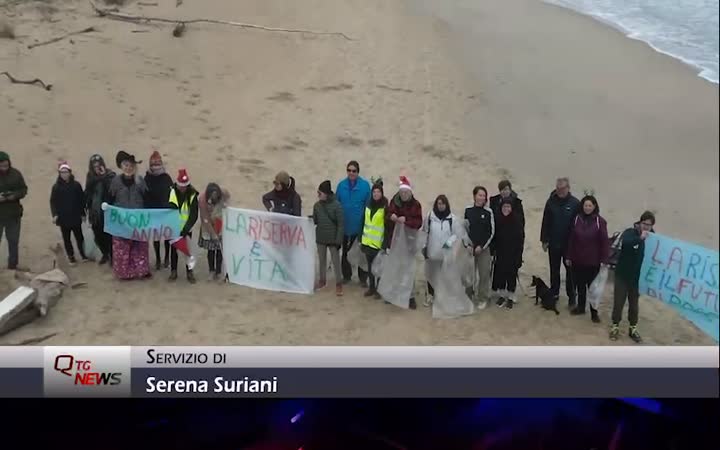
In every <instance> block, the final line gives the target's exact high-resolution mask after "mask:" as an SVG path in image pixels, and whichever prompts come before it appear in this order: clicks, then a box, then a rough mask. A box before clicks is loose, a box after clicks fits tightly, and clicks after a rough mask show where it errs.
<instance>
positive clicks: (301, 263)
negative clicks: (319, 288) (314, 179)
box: [222, 208, 316, 294]
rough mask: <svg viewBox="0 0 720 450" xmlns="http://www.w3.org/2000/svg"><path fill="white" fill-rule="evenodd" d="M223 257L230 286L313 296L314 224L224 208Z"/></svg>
mask: <svg viewBox="0 0 720 450" xmlns="http://www.w3.org/2000/svg"><path fill="white" fill-rule="evenodd" d="M224 216H225V217H224V222H223V234H222V236H223V257H224V259H225V266H226V268H227V273H228V278H229V279H230V282H231V283H235V284H240V285H243V286H249V287H252V288H255V289H266V290H270V291H282V292H292V293H298V294H312V293H313V288H314V284H315V253H316V252H315V225H314V224H313V223H312V220H310V219H308V218H306V217H295V216H289V215H285V214H276V213H270V212H265V211H253V210H249V209H239V208H225V213H224Z"/></svg>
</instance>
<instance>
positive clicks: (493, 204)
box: [490, 180, 525, 250]
mask: <svg viewBox="0 0 720 450" xmlns="http://www.w3.org/2000/svg"><path fill="white" fill-rule="evenodd" d="M498 192H499V193H498V194H497V195H493V196H492V197H490V209H492V211H493V215H494V216H495V218H497V217H499V216H500V213H501V211H500V207H501V206H502V201H503V200H504V199H510V201H511V202H512V213H513V216H515V217H516V218H517V219H518V220H519V221H520V225H521V226H522V232H523V236H525V211H524V209H523V202H522V200H520V198H519V197H518V194H517V192H515V191H513V188H512V183H510V180H502V181H500V182H499V183H498ZM491 250H492V246H491Z"/></svg>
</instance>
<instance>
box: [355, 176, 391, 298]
mask: <svg viewBox="0 0 720 450" xmlns="http://www.w3.org/2000/svg"><path fill="white" fill-rule="evenodd" d="M387 206H388V199H387V198H386V197H385V191H384V190H383V182H382V179H379V180H377V181H374V182H373V187H372V194H371V196H370V201H368V204H367V205H366V206H365V214H364V216H363V222H362V227H361V229H362V239H361V241H360V243H361V244H362V246H361V247H360V248H361V250H362V252H363V253H364V254H365V257H366V259H367V265H368V267H367V270H368V290H367V292H365V297H375V298H376V299H380V294H378V292H377V282H378V281H379V280H376V279H375V276H374V275H373V273H372V263H373V261H374V260H375V257H376V256H377V255H378V253H380V251H381V250H383V249H384V248H386V247H387V242H386V239H385V238H386V236H385V211H386V210H387Z"/></svg>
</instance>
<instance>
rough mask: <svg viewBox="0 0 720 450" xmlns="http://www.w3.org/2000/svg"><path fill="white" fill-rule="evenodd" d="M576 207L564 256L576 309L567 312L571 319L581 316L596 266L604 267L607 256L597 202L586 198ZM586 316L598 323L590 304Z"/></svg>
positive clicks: (607, 243)
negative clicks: (577, 211)
mask: <svg viewBox="0 0 720 450" xmlns="http://www.w3.org/2000/svg"><path fill="white" fill-rule="evenodd" d="M580 204H581V205H582V206H581V210H580V212H579V213H578V214H577V215H576V216H575V219H573V222H572V228H571V230H570V238H569V239H568V249H567V253H566V255H565V263H566V264H567V266H568V267H570V270H572V277H573V280H574V281H575V286H576V288H577V294H578V299H577V306H576V307H575V308H574V309H573V310H572V311H571V312H570V314H572V315H574V316H579V315H583V314H585V305H586V304H587V292H588V288H589V287H590V285H591V284H592V282H593V280H595V277H597V275H598V273H599V272H600V265H601V264H607V262H608V256H609V253H610V243H609V240H608V231H607V222H606V221H605V219H603V218H602V217H601V216H600V207H599V206H598V202H597V199H596V198H595V197H594V196H593V195H586V196H585V197H583V199H582V200H581V201H580ZM590 317H591V320H592V321H593V322H594V323H600V316H599V315H598V311H597V310H596V309H595V308H593V307H592V305H591V306H590Z"/></svg>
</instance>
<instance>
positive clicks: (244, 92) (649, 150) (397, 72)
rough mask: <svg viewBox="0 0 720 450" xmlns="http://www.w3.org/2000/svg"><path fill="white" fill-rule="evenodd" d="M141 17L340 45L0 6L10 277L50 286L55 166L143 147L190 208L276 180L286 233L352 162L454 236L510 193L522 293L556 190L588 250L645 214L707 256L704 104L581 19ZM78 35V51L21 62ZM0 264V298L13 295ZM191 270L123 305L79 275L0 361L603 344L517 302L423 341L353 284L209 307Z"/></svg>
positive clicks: (207, 2)
mask: <svg viewBox="0 0 720 450" xmlns="http://www.w3.org/2000/svg"><path fill="white" fill-rule="evenodd" d="M155 2H157V3H158V5H157V6H142V5H140V4H139V3H137V2H134V1H128V2H126V5H124V6H122V7H121V10H122V11H123V12H127V13H130V14H136V15H145V16H153V17H165V18H171V19H195V18H212V19H222V20H227V21H237V22H245V23H252V24H259V25H263V26H266V27H279V28H288V29H289V28H296V29H306V30H317V31H328V32H342V33H344V34H346V35H347V36H349V37H350V38H352V40H347V39H345V38H343V37H342V36H337V35H313V34H298V33H283V32H270V31H263V30H251V29H243V28H239V27H231V26H224V25H216V24H190V25H188V28H187V30H186V32H185V34H184V35H183V36H182V37H180V38H175V37H173V36H172V33H171V31H172V24H169V25H163V24H150V25H146V24H142V25H139V24H133V23H125V22H117V21H112V20H108V19H107V18H101V17H98V16H97V15H96V14H95V13H94V12H93V10H92V8H91V7H90V6H89V4H88V2H87V1H65V2H60V1H54V2H53V1H36V2H32V1H15V0H0V19H2V20H7V21H8V22H9V23H11V24H12V25H13V27H14V29H15V34H16V38H15V39H0V72H2V71H5V70H7V71H8V72H10V73H12V74H13V75H14V76H15V77H17V78H22V79H32V78H36V77H37V78H41V79H43V80H44V81H45V82H47V83H52V84H53V89H52V91H45V90H43V89H40V88H38V87H37V86H27V85H16V84H10V83H9V82H8V81H7V80H6V79H5V78H0V103H1V104H2V107H0V136H3V140H2V143H0V148H1V149H2V150H4V151H7V152H8V153H10V155H11V157H12V160H13V166H15V167H17V168H18V169H20V170H21V171H22V172H23V174H24V175H25V178H26V181H27V182H28V185H29V187H30V193H29V195H28V197H27V198H26V199H25V201H24V206H25V218H24V221H23V225H22V227H23V230H22V240H21V249H20V252H21V265H24V266H27V267H29V268H30V269H32V270H33V271H35V272H40V271H43V270H48V269H50V268H51V260H50V259H49V255H50V253H49V251H48V250H47V249H48V247H49V246H50V245H51V244H54V243H56V242H59V240H60V232H59V230H58V229H57V227H55V226H53V224H52V223H51V218H50V213H49V207H48V198H49V192H50V188H51V185H52V183H53V182H54V181H55V178H56V167H57V162H58V161H59V160H67V161H68V162H69V163H70V164H71V165H72V166H73V167H74V168H75V173H76V176H77V177H78V179H80V180H81V181H84V179H85V173H86V171H87V164H88V158H89V157H90V155H91V154H92V153H95V152H97V153H101V154H103V155H104V156H105V158H106V160H108V161H111V160H112V159H113V158H114V155H115V153H116V151H117V150H118V149H119V148H123V149H126V150H128V151H129V152H130V153H133V154H135V155H137V156H138V157H139V158H140V159H143V160H145V161H147V159H148V157H149V155H150V153H152V151H153V148H157V149H158V150H159V151H160V152H161V153H162V154H163V155H164V159H165V161H166V163H167V165H168V168H169V170H170V172H171V173H173V174H174V173H176V170H177V169H178V168H180V167H186V168H187V169H188V172H189V174H190V177H191V178H192V180H193V183H194V185H195V186H196V187H197V188H199V189H204V187H205V185H206V184H207V183H208V182H210V181H217V182H218V183H220V184H221V185H222V186H226V187H227V188H228V189H229V190H230V191H231V193H232V195H233V201H232V203H233V206H238V207H243V208H254V209H261V208H262V205H261V202H260V197H261V195H262V194H263V193H265V192H267V191H268V190H270V189H271V187H272V184H271V182H272V179H273V176H274V175H275V173H276V172H277V171H279V170H287V171H288V172H290V174H291V175H293V176H294V177H295V178H296V180H297V189H298V191H299V193H300V194H301V195H302V196H303V204H304V205H303V206H304V208H303V213H304V214H306V213H309V211H310V208H311V206H312V203H313V202H314V201H315V192H316V188H317V185H318V184H319V183H320V182H321V181H323V180H324V179H331V180H333V184H335V183H336V182H337V181H338V180H339V179H340V178H341V177H343V176H344V173H345V170H344V169H345V163H346V162H347V161H348V160H351V159H357V160H358V161H360V164H361V172H362V173H361V174H362V175H363V176H365V177H367V178H370V177H371V176H378V175H382V176H383V177H384V178H385V179H386V180H395V179H396V177H397V175H398V174H399V173H400V171H401V170H405V171H407V173H408V175H409V176H410V178H411V179H412V180H413V181H414V182H415V185H416V189H415V191H416V197H417V198H418V199H419V200H420V201H421V202H422V204H423V208H424V209H426V208H428V207H429V206H430V205H431V203H432V200H433V199H434V198H435V196H436V195H437V194H440V193H445V194H446V195H448V197H449V199H450V202H451V205H452V206H453V209H454V210H455V212H456V213H460V212H461V210H462V207H463V206H465V205H466V204H468V203H470V200H471V194H470V193H471V190H472V187H473V186H474V185H476V184H483V185H485V186H487V187H488V188H489V189H490V190H491V191H495V187H496V185H497V182H498V181H499V179H501V178H503V177H510V179H511V180H512V181H513V184H514V186H515V188H516V190H517V191H518V192H519V193H520V196H521V197H522V198H523V199H524V203H525V208H526V214H527V215H528V225H527V235H528V239H527V242H526V250H525V266H524V267H523V269H522V278H523V282H524V284H525V286H526V287H525V289H526V290H528V292H529V288H528V287H527V285H528V284H529V275H530V274H540V275H542V276H543V277H544V278H546V279H547V278H548V275H547V268H546V266H547V264H546V255H545V254H543V253H542V251H541V249H540V246H539V243H538V242H537V241H538V238H539V225H540V219H541V214H542V207H543V205H544V201H545V199H546V198H547V195H548V193H549V192H550V191H551V190H552V187H553V183H554V179H555V177H556V176H559V175H568V176H570V177H571V178H572V180H574V188H575V191H576V195H581V194H582V190H583V189H584V188H593V189H594V190H595V192H596V194H597V196H598V198H599V201H600V207H601V210H602V213H603V215H604V216H605V217H606V218H607V220H608V222H609V227H610V229H611V230H620V229H623V228H625V227H627V226H629V225H630V224H631V223H632V221H633V220H635V219H636V217H637V216H638V214H639V213H640V212H642V210H643V209H653V210H655V211H657V214H658V230H659V231H661V232H662V233H664V234H668V235H670V236H673V237H677V238H679V239H683V240H687V241H691V242H697V243H700V244H702V245H705V246H707V247H711V248H717V247H718V201H717V199H718V195H719V193H718V150H717V149H718V127H717V123H718V87H717V85H713V84H710V83H708V82H707V81H705V80H702V79H700V78H698V77H696V75H695V74H694V73H693V71H692V70H690V69H689V68H688V67H686V66H684V65H683V64H681V63H679V62H677V61H675V60H673V59H671V58H669V57H667V56H664V55H660V54H657V53H655V52H653V51H652V50H651V49H650V48H649V47H647V46H646V45H644V44H642V43H640V42H636V41H632V40H630V39H627V38H626V37H624V36H623V35H621V34H620V33H618V32H616V31H615V30H613V29H610V28H607V27H605V26H602V25H601V24H599V23H596V22H594V21H593V20H592V19H589V18H586V17H582V16H579V15H577V14H574V13H572V12H570V11H565V10H563V9H560V8H556V7H553V6H549V5H545V4H543V3H541V2H539V1H536V0H518V1H513V2H503V1H498V0H493V1H486V2H469V1H468V0H457V1H456V2H445V3H453V4H454V6H452V7H451V6H449V5H438V3H443V2H431V1H430V0H413V1H411V0H305V1H303V2H288V1H281V0H244V1H242V2H235V1H231V0H203V1H202V2H200V1H199V0H185V1H184V2H183V4H182V5H181V6H176V0H154V1H153V2H152V3H155ZM87 27H94V28H95V29H96V30H97V31H95V32H92V33H84V34H79V35H76V36H73V37H72V38H69V39H64V40H61V41H59V42H56V43H53V44H50V45H44V46H39V47H36V48H33V49H28V45H31V44H33V43H35V42H40V41H44V40H47V39H51V38H53V37H55V36H60V35H62V34H64V33H67V32H72V31H76V30H82V29H85V28H87ZM146 168H147V165H146V164H144V165H142V166H141V168H140V170H141V171H143V172H144V171H145V170H146ZM391 190H392V188H387V191H391ZM386 193H388V194H391V192H386ZM5 245H6V243H5V242H4V241H3V243H2V246H0V267H2V268H3V270H0V295H4V294H6V293H7V292H8V291H9V290H10V289H11V288H12V287H13V286H14V283H15V282H14V280H13V279H12V274H11V273H8V272H7V271H4V268H5V260H6V255H7V250H6V247H5ZM200 260H201V263H200V265H199V269H198V271H197V272H198V277H199V279H200V281H199V282H198V284H197V285H195V286H190V285H188V284H187V283H186V282H185V281H184V280H182V277H181V280H180V281H178V282H177V283H176V284H172V285H171V284H168V282H167V275H168V273H167V272H159V273H156V274H155V277H154V278H153V279H152V280H149V281H144V282H132V283H122V282H119V281H116V280H114V278H113V276H112V273H111V272H110V271H109V269H108V268H101V267H98V266H97V265H96V264H84V265H80V266H78V267H77V268H76V269H75V270H74V272H73V277H74V278H75V279H78V280H82V281H85V282H87V283H88V286H87V287H86V288H83V289H77V290H72V291H68V292H67V293H66V295H65V297H64V298H63V299H62V300H61V302H60V303H59V304H58V306H57V307H56V308H55V309H53V310H52V311H51V314H50V315H49V316H48V317H46V318H44V319H42V320H37V321H35V322H33V323H32V324H30V325H27V326H25V327H23V328H21V329H18V330H16V331H14V332H11V333H9V334H7V335H5V336H2V337H0V344H2V345H7V344H13V343H17V342H21V341H23V340H25V339H29V338H33V337H37V336H43V335H47V334H50V333H57V334H56V335H55V336H54V337H52V338H50V339H48V340H46V341H44V342H43V344H44V345H140V344H143V345H148V344H159V345H221V344H222V345H441V344H444V345H605V344H610V341H609V340H608V338H607V321H608V319H609V306H610V305H609V304H608V303H609V302H608V301H605V302H604V304H603V306H602V308H601V313H602V318H603V320H604V322H605V323H604V324H603V325H593V324H591V323H590V319H589V317H581V318H578V317H570V316H569V315H568V313H567V311H566V310H565V309H562V310H561V312H562V314H561V315H560V316H558V317H556V316H555V315H554V314H552V313H546V312H543V311H541V310H539V309H538V308H537V307H535V306H534V305H532V304H531V302H530V300H528V299H525V298H523V299H522V300H521V302H520V304H519V305H518V306H517V307H516V308H515V309H513V310H512V311H506V310H499V309H497V308H489V309H488V310H485V311H481V312H479V313H477V314H475V315H474V316H472V317H468V318H463V319H457V320H449V321H439V320H432V319H431V316H430V311H429V310H428V309H426V308H422V307H419V309H418V310H417V311H405V310H400V309H398V308H395V307H392V306H388V305H384V304H383V303H382V302H379V301H374V300H367V299H365V298H363V297H362V290H361V288H360V286H358V285H351V286H349V287H348V288H347V290H346V294H345V296H344V297H342V298H339V299H338V298H336V297H335V295H334V292H331V290H329V289H328V290H327V291H322V292H319V293H317V294H315V295H313V296H298V295H287V294H279V293H272V292H267V291H258V290H252V289H249V288H244V287H240V286H234V285H232V286H230V285H219V284H211V283H208V282H206V281H205V278H206V264H207V263H206V262H205V259H204V255H202V258H201V259H200ZM181 274H182V270H181ZM418 277H421V271H418ZM419 285H420V284H419V283H418V286H419ZM610 290H611V289H608V294H609V293H610V292H609V291H610ZM423 291H424V290H423ZM420 297H422V295H420ZM561 303H564V300H561ZM640 325H641V331H642V333H643V336H644V338H645V340H646V342H647V343H648V344H657V345H674V344H677V345H714V344H715V343H714V342H713V341H712V339H710V338H709V337H707V336H706V335H704V334H703V333H702V332H701V331H699V330H698V329H697V328H695V327H694V326H693V325H692V324H690V323H689V322H688V321H686V320H685V319H683V318H682V317H681V316H679V315H678V314H677V313H676V312H675V311H673V310H671V309H670V308H669V307H667V306H666V305H664V304H662V303H660V302H658V301H656V300H652V299H642V300H641V323H640ZM626 331H627V329H626V327H625V326H623V333H625V332H626ZM629 342H630V341H629V340H627V339H625V338H623V339H621V340H620V341H619V342H618V344H617V345H623V344H628V343H629Z"/></svg>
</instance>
